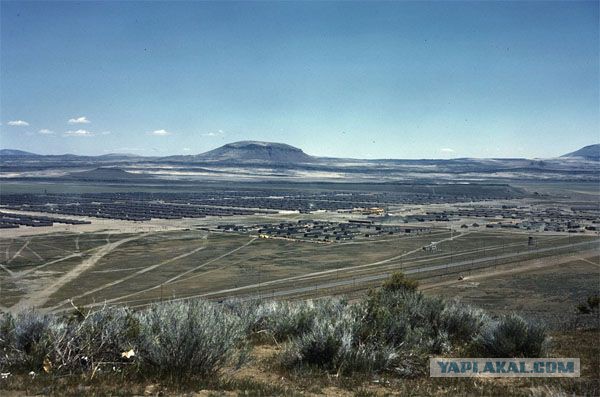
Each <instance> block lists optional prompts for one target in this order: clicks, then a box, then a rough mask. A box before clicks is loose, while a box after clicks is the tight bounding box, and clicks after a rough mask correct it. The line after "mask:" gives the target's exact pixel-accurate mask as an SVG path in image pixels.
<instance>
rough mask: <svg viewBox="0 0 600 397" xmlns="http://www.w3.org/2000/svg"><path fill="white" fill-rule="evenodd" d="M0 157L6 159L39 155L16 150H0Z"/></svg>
mask: <svg viewBox="0 0 600 397" xmlns="http://www.w3.org/2000/svg"><path fill="white" fill-rule="evenodd" d="M0 156H7V157H33V156H39V154H35V153H31V152H26V151H24V150H16V149H0Z"/></svg>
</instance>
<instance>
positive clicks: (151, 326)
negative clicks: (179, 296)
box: [139, 301, 245, 377]
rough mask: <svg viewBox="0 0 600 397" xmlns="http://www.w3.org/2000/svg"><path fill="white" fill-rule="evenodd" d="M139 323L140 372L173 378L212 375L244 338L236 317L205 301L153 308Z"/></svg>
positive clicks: (228, 360) (143, 312)
mask: <svg viewBox="0 0 600 397" xmlns="http://www.w3.org/2000/svg"><path fill="white" fill-rule="evenodd" d="M139 321H140V347H139V350H140V353H139V357H140V359H141V361H142V362H141V364H142V369H144V370H150V371H152V372H157V373H159V374H167V375H171V376H176V377H181V376H186V375H190V374H194V375H200V376H211V375H213V374H214V373H216V372H217V371H218V370H219V369H221V368H222V367H223V366H224V365H226V364H227V363H228V362H230V361H231V360H233V358H234V357H235V356H236V352H237V349H238V347H240V345H241V344H242V342H243V340H244V337H245V333H244V328H243V323H242V322H241V321H240V320H239V318H238V317H236V316H233V315H231V313H229V312H227V311H225V310H223V309H222V308H221V307H220V306H219V305H217V304H213V303H210V302H207V301H192V302H189V303H187V302H186V303H181V302H176V303H162V304H157V305H154V306H151V307H150V308H149V309H147V310H145V311H142V312H140V313H139Z"/></svg>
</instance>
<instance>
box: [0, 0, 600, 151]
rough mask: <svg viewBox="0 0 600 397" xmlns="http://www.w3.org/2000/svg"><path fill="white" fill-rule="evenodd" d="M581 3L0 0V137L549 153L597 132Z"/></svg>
mask: <svg viewBox="0 0 600 397" xmlns="http://www.w3.org/2000/svg"><path fill="white" fill-rule="evenodd" d="M598 18H599V5H598V2H594V1H590V2H527V3H525V2H505V3H487V2H486V3H484V2H471V3H469V2H461V3H456V2H448V3H425V2H423V3H410V2H397V3H361V2H352V3H349V2H340V3H331V2H328V3H254V2H248V3H237V2H227V3H211V2H190V3H180V2H178V3H168V4H167V3H159V2H152V3H143V4H142V3H135V2H85V3H80V4H76V3H69V2H64V3H58V2H43V3H42V2H7V1H3V2H2V3H0V19H1V36H2V40H1V43H0V55H1V56H0V67H1V79H0V80H1V81H0V83H1V86H2V89H1V90H0V92H1V93H0V122H1V125H0V147H2V148H10V149H19V150H25V151H30V152H34V153H40V154H64V153H74V154H80V155H102V154H107V153H115V152H125V153H133V154H138V155H144V156H165V155H175V154H198V153H203V152H206V151H208V150H211V149H214V148H216V147H219V146H221V145H223V144H226V143H230V142H234V141H240V140H259V141H269V142H281V143H286V144H289V145H292V146H295V147H298V148H301V149H302V150H303V151H304V152H306V153H307V154H311V155H315V156H325V157H343V158H364V159H386V158H389V159H433V158H462V157H477V158H515V157H520V158H551V157H558V156H560V155H563V154H565V153H568V152H572V151H575V150H578V149H580V148H581V147H583V146H587V145H591V144H596V143H598V141H599V140H600V136H599V133H598V130H599V128H600V110H599V109H600V103H599V85H600V79H599V75H598V73H599V72H598V70H599V67H600V64H599V49H598V48H599V38H598V37H599V28H598Z"/></svg>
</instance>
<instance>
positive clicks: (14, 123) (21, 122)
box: [7, 120, 29, 127]
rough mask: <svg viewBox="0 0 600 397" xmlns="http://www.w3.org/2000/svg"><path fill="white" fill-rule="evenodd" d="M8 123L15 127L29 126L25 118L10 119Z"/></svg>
mask: <svg viewBox="0 0 600 397" xmlns="http://www.w3.org/2000/svg"><path fill="white" fill-rule="evenodd" d="M7 124H8V125H12V126H15V127H27V126H28V125H29V123H28V122H27V121H24V120H13V121H9V122H8V123H7Z"/></svg>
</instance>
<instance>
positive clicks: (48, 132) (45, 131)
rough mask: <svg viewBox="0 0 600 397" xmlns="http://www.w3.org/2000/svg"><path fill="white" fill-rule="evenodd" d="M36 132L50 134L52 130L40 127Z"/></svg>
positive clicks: (52, 132)
mask: <svg viewBox="0 0 600 397" xmlns="http://www.w3.org/2000/svg"><path fill="white" fill-rule="evenodd" d="M38 133H40V134H43V135H52V134H54V131H51V130H49V129H47V128H42V129H41V130H39V131H38Z"/></svg>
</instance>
